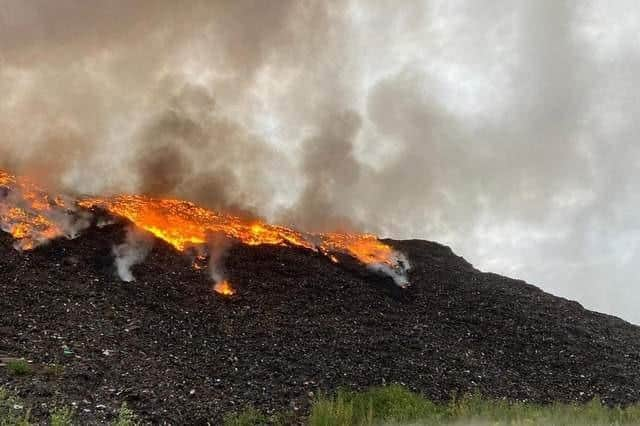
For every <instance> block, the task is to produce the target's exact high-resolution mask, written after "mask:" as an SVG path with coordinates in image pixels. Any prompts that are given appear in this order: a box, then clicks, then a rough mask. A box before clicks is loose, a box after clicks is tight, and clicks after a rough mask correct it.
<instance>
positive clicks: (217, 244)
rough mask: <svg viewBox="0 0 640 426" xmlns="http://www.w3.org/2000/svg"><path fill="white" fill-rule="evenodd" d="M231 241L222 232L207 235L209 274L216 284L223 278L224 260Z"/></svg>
mask: <svg viewBox="0 0 640 426" xmlns="http://www.w3.org/2000/svg"><path fill="white" fill-rule="evenodd" d="M231 243H232V241H231V239H229V237H227V236H226V235H225V234H223V233H215V234H210V235H209V236H208V239H207V248H208V250H209V274H210V275H211V279H212V280H213V281H214V282H215V283H216V285H217V284H219V283H221V282H223V281H224V279H225V270H224V260H225V257H226V255H227V252H228V250H229V247H231Z"/></svg>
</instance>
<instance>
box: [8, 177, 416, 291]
mask: <svg viewBox="0 0 640 426" xmlns="http://www.w3.org/2000/svg"><path fill="white" fill-rule="evenodd" d="M2 188H5V193H6V194H5V195H4V196H3V192H2ZM67 204H70V206H67ZM95 207H97V208H101V209H104V210H106V211H107V212H109V213H111V214H113V215H115V216H120V217H123V218H126V219H128V220H130V221H131V222H132V223H133V224H135V225H136V226H137V227H139V228H141V229H144V230H146V231H148V232H150V233H151V234H153V235H155V236H156V237H157V238H159V239H162V240H164V241H166V242H167V243H169V244H171V245H172V246H173V247H175V248H176V249H177V250H179V251H185V250H187V249H188V248H190V247H198V246H202V245H206V244H207V243H208V241H209V240H210V238H211V236H212V235H214V234H222V235H224V236H226V237H227V238H229V239H231V240H236V241H240V242H242V243H244V244H247V245H262V244H268V245H281V246H295V247H300V248H304V249H308V250H312V251H315V252H318V253H321V254H323V255H325V256H327V257H328V259H329V260H330V261H332V262H334V263H339V260H338V257H337V256H335V254H336V253H343V254H347V255H350V256H352V257H354V258H356V259H357V260H359V261H360V262H362V263H363V264H365V265H369V266H371V267H372V268H374V269H377V270H380V271H383V272H385V273H388V275H390V276H392V277H393V278H394V280H396V282H398V283H399V284H400V285H405V284H406V278H405V279H401V280H397V279H396V277H397V276H405V275H406V270H407V269H408V263H407V262H406V259H404V257H403V256H402V255H401V254H400V253H398V252H396V251H395V250H394V249H393V248H391V247H390V246H389V245H387V244H385V243H384V242H382V241H380V240H379V239H378V238H377V237H376V236H375V235H371V234H352V233H340V232H334V233H322V234H310V233H303V232H299V231H296V230H294V229H291V228H286V227H283V226H277V225H271V224H268V223H265V222H263V221H260V220H246V219H243V218H240V217H238V216H234V215H229V214H224V213H219V212H214V211H211V210H207V209H205V208H203V207H200V206H197V205H196V204H194V203H191V202H188V201H183V200H177V199H158V198H152V197H147V196H142V195H117V196H113V197H91V198H80V199H76V200H74V201H73V202H69V203H66V204H65V202H64V201H63V199H62V198H60V197H57V198H53V199H52V198H50V197H49V196H48V195H47V194H46V193H45V192H44V191H42V190H40V189H39V188H37V186H35V185H33V184H31V183H29V182H28V181H27V180H23V179H18V178H16V177H14V176H12V175H10V174H8V173H6V172H3V171H1V170H0V225H1V226H2V230H4V231H6V232H9V233H11V234H12V235H13V236H14V238H16V240H17V241H18V245H19V248H21V249H31V248H33V247H35V246H36V245H38V244H39V243H40V242H42V241H47V240H50V239H53V238H56V237H59V236H67V237H70V235H69V234H70V233H69V230H68V226H63V225H64V224H65V221H64V220H60V218H62V219H64V218H65V214H68V213H70V212H71V211H73V209H77V208H84V209H91V208H95ZM72 216H73V215H71V216H70V217H72ZM67 219H68V217H67ZM203 260H204V259H200V258H198V259H197V260H196V261H195V262H194V266H195V267H197V268H200V267H202V263H203ZM227 285H228V283H227ZM229 288H231V287H230V286H229Z"/></svg>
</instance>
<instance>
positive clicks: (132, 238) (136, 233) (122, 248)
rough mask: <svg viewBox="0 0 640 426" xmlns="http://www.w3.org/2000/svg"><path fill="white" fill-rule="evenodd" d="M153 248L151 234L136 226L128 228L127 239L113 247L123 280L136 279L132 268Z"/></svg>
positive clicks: (119, 273)
mask: <svg viewBox="0 0 640 426" xmlns="http://www.w3.org/2000/svg"><path fill="white" fill-rule="evenodd" d="M152 248H153V238H152V237H151V235H150V234H148V233H146V232H144V231H142V230H140V229H138V228H136V227H134V226H130V227H128V228H127V236H126V238H125V241H124V242H123V243H122V244H119V245H117V246H114V247H113V255H114V257H115V265H116V271H117V272H118V276H119V277H120V279H121V280H122V281H125V282H131V281H135V280H136V278H135V277H134V276H133V272H132V271H131V268H132V267H134V266H135V265H138V264H140V263H142V262H143V261H144V259H146V257H147V255H148V254H149V252H150V251H151V249H152Z"/></svg>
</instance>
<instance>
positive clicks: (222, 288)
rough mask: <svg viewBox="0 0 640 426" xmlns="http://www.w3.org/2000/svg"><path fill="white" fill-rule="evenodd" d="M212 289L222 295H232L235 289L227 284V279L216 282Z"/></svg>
mask: <svg viewBox="0 0 640 426" xmlns="http://www.w3.org/2000/svg"><path fill="white" fill-rule="evenodd" d="M213 290H214V291H215V292H216V293H218V294H221V295H223V296H233V295H234V294H236V291H235V290H234V289H233V287H231V284H229V281H227V280H223V281H220V282H217V283H216V285H215V286H213Z"/></svg>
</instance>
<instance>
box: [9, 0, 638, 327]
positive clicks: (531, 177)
mask: <svg viewBox="0 0 640 426" xmlns="http://www.w3.org/2000/svg"><path fill="white" fill-rule="evenodd" d="M639 12H640V6H639V5H638V4H636V3H635V2H632V1H630V0H629V1H625V0H621V1H616V2H613V3H611V2H608V3H605V2H599V1H589V2H573V1H568V0H567V1H552V0H542V1H536V2H528V1H506V0H500V1H495V2H491V3H490V4H486V3H483V4H481V5H480V4H478V5H476V4H472V3H469V2H462V1H445V0H429V1H415V2H405V3H403V4H402V5H401V6H398V4H397V2H391V1H388V0H376V1H364V0H342V1H338V0H336V1H327V2H316V1H310V0H309V1H304V0H303V1H290V0H285V1H278V2H274V3H273V4H269V7H266V6H265V5H264V3H263V2H258V1H250V0H234V1H222V0H220V1H204V0H201V1H199V0H191V1H186V2H172V1H165V0H160V1H150V0H135V1H124V0H115V1H96V2H91V4H88V3H87V2H84V1H81V0H59V1H56V2H55V4H54V3H53V2H48V1H44V0H8V1H4V2H3V3H2V5H1V6H0V91H1V92H2V93H3V96H2V99H1V100H0V157H1V158H0V165H1V166H2V167H7V168H9V169H10V170H12V171H13V172H16V173H21V174H27V175H29V176H34V177H36V178H37V179H38V180H39V182H40V183H42V184H45V185H46V186H49V187H56V188H55V189H63V190H70V191H75V192H80V193H93V194H105V193H115V192H144V193H148V194H153V195H163V196H176V197H183V198H188V199H191V200H193V201H196V202H200V203H203V204H205V205H207V206H209V207H212V208H216V209H225V210H230V211H234V212H237V213H240V214H245V215H251V216H262V217H265V218H267V219H268V220H272V221H276V222H283V223H286V224H293V225H296V226H299V227H301V228H304V229H306V230H309V231H318V230H327V229H334V228H337V229H356V230H366V231H370V232H377V233H380V234H384V235H386V236H391V237H396V238H408V237H412V238H413V237H422V238H429V239H435V240H438V241H441V242H444V243H447V244H450V245H452V246H453V248H454V250H456V251H457V252H459V253H461V254H463V255H464V256H466V257H467V258H469V260H470V261H472V262H473V263H474V264H476V265H477V266H479V267H481V268H483V269H489V270H493V271H496V272H502V273H505V274H509V275H515V276H518V277H520V278H524V279H527V280H528V281H530V282H532V283H534V284H537V285H540V286H542V287H543V288H545V289H546V290H550V291H552V292H554V293H556V294H560V295H563V296H567V297H571V298H578V299H579V300H580V301H582V302H584V303H586V304H587V305H588V306H589V307H592V308H596V309H600V310H604V311H608V312H613V313H617V314H620V315H623V316H624V317H625V318H627V319H630V320H632V321H636V322H638V321H640V317H639V316H638V313H637V309H636V307H637V305H638V303H640V292H638V291H637V288H636V287H637V286H636V285H635V282H634V281H633V280H629V279H628V277H629V276H635V274H634V273H633V272H634V270H635V265H636V264H637V260H638V257H639V256H640V251H639V249H640V247H639V246H638V243H637V242H636V241H637V240H638V236H640V231H639V229H640V222H639V219H638V218H637V215H635V214H634V213H633V212H634V211H636V210H637V209H638V207H640V198H639V196H638V195H637V194H636V192H637V191H634V187H633V184H634V182H635V181H636V180H637V178H638V177H640V168H639V167H638V158H640V157H639V152H638V149H639V148H638V145H637V136H638V134H639V133H640V128H639V127H638V124H637V122H636V121H637V120H635V119H634V117H635V115H636V113H637V112H640V104H639V103H638V101H637V99H640V97H639V96H637V94H636V92H637V91H638V90H640V89H638V85H637V84H636V78H635V76H636V75H638V72H640V51H639V50H638V47H637V43H636V42H635V40H636V34H637V32H638V29H640V28H639V27H640V22H638V20H637V19H635V17H636V16H638V13H639Z"/></svg>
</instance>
